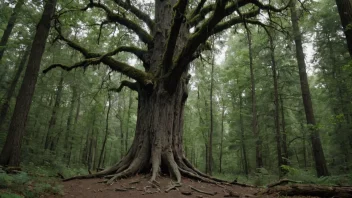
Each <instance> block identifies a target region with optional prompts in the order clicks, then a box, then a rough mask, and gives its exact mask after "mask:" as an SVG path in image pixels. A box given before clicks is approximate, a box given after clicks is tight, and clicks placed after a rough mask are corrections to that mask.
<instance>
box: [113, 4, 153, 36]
mask: <svg viewBox="0 0 352 198" xmlns="http://www.w3.org/2000/svg"><path fill="white" fill-rule="evenodd" d="M114 1H115V3H116V4H117V5H119V6H120V7H122V8H124V9H125V10H128V11H130V12H131V13H133V14H134V15H136V17H138V18H139V19H140V20H142V21H143V22H145V23H146V24H147V26H148V27H149V29H150V30H154V26H155V24H154V21H153V20H152V19H151V18H150V17H149V16H148V15H147V14H145V13H143V12H142V11H140V10H139V9H138V8H136V7H135V6H133V5H131V4H130V3H128V2H123V1H122V0H114Z"/></svg>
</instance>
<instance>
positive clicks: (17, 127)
mask: <svg viewBox="0 0 352 198" xmlns="http://www.w3.org/2000/svg"><path fill="white" fill-rule="evenodd" d="M55 6H56V0H48V1H47V2H46V4H45V6H44V11H43V14H42V17H41V19H40V22H39V24H38V26H37V31H36V34H35V36H34V40H33V43H32V49H31V53H30V56H29V60H28V65H27V69H26V72H25V75H24V79H23V82H22V85H21V88H20V91H19V93H18V96H17V99H16V105H15V109H14V113H13V116H12V119H11V123H10V127H9V132H8V136H7V139H6V142H5V145H4V147H3V149H2V152H1V155H0V164H1V165H10V166H19V165H20V154H21V145H22V139H23V137H24V133H25V128H26V123H27V116H28V112H29V109H30V106H31V103H32V97H33V94H34V90H35V85H36V82H37V77H38V72H39V68H40V62H41V59H42V55H43V52H44V49H45V44H46V39H47V37H48V34H49V29H50V21H51V17H52V16H53V14H54V12H55Z"/></svg>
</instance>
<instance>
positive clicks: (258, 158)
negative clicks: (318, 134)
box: [247, 29, 263, 169]
mask: <svg viewBox="0 0 352 198" xmlns="http://www.w3.org/2000/svg"><path fill="white" fill-rule="evenodd" d="M251 37H252V36H251V33H250V31H249V29H247V39H248V49H249V68H250V73H251V97H252V132H253V134H254V137H255V138H256V141H255V163H256V168H257V169H258V168H262V167H263V156H262V140H261V137H260V134H259V130H258V120H257V102H256V93H255V77H254V69H253V52H252V38H251Z"/></svg>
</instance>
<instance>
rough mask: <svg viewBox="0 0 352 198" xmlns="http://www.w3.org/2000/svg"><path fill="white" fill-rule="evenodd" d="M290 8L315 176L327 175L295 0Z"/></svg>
mask: <svg viewBox="0 0 352 198" xmlns="http://www.w3.org/2000/svg"><path fill="white" fill-rule="evenodd" d="M290 10H291V21H292V28H293V35H294V42H295V44H296V58H297V63H298V70H299V77H300V84H301V92H302V99H303V105H304V110H305V114H306V121H307V124H308V128H309V131H310V138H311V142H312V154H313V157H314V162H315V169H316V172H317V176H318V177H321V176H327V175H329V171H328V168H327V166H326V161H325V156H324V151H323V147H322V144H321V140H320V135H319V130H318V129H317V126H316V122H315V117H314V111H313V104H312V99H311V95H310V90H309V84H308V77H307V72H306V63H305V61H304V52H303V47H302V35H301V32H300V28H299V25H298V16H297V13H296V0H293V1H291V5H290Z"/></svg>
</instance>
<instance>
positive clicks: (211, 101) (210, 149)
mask: <svg viewBox="0 0 352 198" xmlns="http://www.w3.org/2000/svg"><path fill="white" fill-rule="evenodd" d="M213 89H214V55H213V57H212V63H211V73H210V95H209V97H210V130H209V146H208V164H209V169H208V173H209V175H212V174H213V134H214V120H213Z"/></svg>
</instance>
